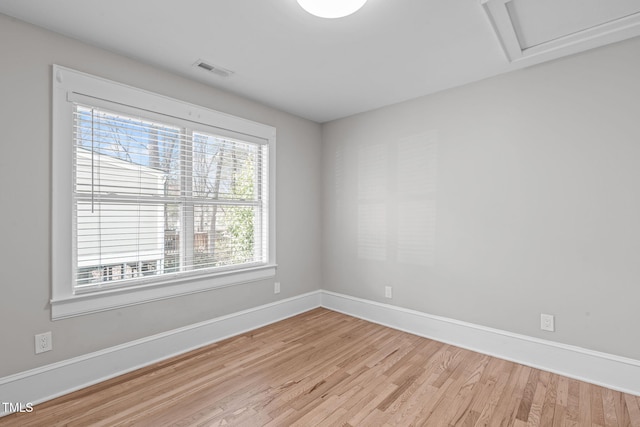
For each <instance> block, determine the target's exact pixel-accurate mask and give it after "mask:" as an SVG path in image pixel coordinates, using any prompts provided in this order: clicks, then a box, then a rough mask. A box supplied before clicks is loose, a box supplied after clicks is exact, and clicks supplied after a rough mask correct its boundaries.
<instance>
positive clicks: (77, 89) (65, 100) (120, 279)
mask: <svg viewBox="0 0 640 427" xmlns="http://www.w3.org/2000/svg"><path fill="white" fill-rule="evenodd" d="M53 77H54V78H53V80H54V82H53V87H54V93H53V109H54V111H53V130H54V131H53V147H54V162H53V168H54V174H53V193H54V194H53V207H54V210H53V214H54V217H53V225H54V229H53V251H54V255H53V269H54V276H53V299H52V314H53V318H54V319H55V318H63V317H68V316H73V315H78V314H83V313H87V312H94V311H100V310H104V309H109V308H114V307H119V306H123V305H130V304H135V303H140V302H145V301H149V300H154V299H162V298H167V297H171V296H175V295H180V294H186V293H192V292H198V291H203V290H207V289H211V288H215V287H219V286H228V285H232V284H236V283H243V282H247V281H252V280H260V279H264V278H266V277H271V276H273V275H275V253H274V251H275V244H274V241H273V239H274V237H275V233H274V218H273V216H274V212H275V210H274V206H273V205H272V204H271V203H270V201H272V200H274V198H273V192H274V191H273V185H274V176H275V175H274V163H275V129H274V128H272V127H270V126H266V125H262V124H259V123H255V122H250V121H248V120H244V119H241V118H237V117H233V116H229V115H226V114H222V113H218V112H216V111H212V110H208V109H205V108H203V107H199V106H195V105H191V104H187V103H184V102H181V101H177V100H174V99H171V98H167V97H163V96H161V95H157V94H153V93H150V92H146V91H143V90H140V89H136V88H132V87H129V86H125V85H121V84H119V83H115V82H111V81H108V80H104V79H101V78H98V77H94V76H90V75H88V74H84V73H80V72H77V71H74V70H70V69H66V68H63V67H59V66H54V68H53ZM204 278H206V280H203V279H204Z"/></svg>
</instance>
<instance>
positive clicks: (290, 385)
mask: <svg viewBox="0 0 640 427" xmlns="http://www.w3.org/2000/svg"><path fill="white" fill-rule="evenodd" d="M7 425H15V426H21V427H26V426H58V425H66V426H114V425H136V426H138V425H140V426H154V427H157V426H169V425H171V426H215V425H243V426H262V425H266V426H291V425H299V426H333V425H336V426H349V425H350V426H356V425H358V426H409V425H426V426H511V425H513V426H525V425H526V426H579V427H583V426H602V427H608V426H640V398H639V397H636V396H632V395H628V394H624V393H619V392H616V391H612V390H609V389H605V388H602V387H598V386H595V385H591V384H587V383H584V382H580V381H576V380H571V379H568V378H565V377H562V376H559V375H555V374H551V373H548V372H544V371H540V370H537V369H533V368H529V367H526V366H522V365H518V364H516V363H511V362H507V361H504V360H500V359H496V358H493V357H489V356H485V355H482V354H478V353H474V352H472V351H467V350H463V349H460V348H457V347H453V346H450V345H446V344H442V343H439V342H436V341H431V340H428V339H425V338H420V337H417V336H414V335H410V334H407V333H403V332H399V331H396V330H393V329H389V328H385V327H383V326H379V325H376V324H372V323H368V322H365V321H363V320H359V319H355V318H352V317H349V316H345V315H342V314H338V313H335V312H332V311H329V310H326V309H316V310H313V311H310V312H307V313H304V314H302V315H299V316H296V317H294V318H291V319H288V320H284V321H282V322H278V323H276V324H273V325H270V326H267V327H264V328H261V329H257V330H255V331H252V332H249V333H246V334H243V335H240V336H237V337H234V338H231V339H228V340H225V341H222V342H219V343H216V344H213V345H210V346H208V347H204V348H202V349H199V350H196V351H193V352H190V353H188V354H185V355H182V356H179V357H176V358H173V359H170V360H167V361H165V362H162V363H159V364H156V365H153V366H150V367H147V368H144V369H140V370H138V371H135V372H132V373H129V374H126V375H123V376H120V377H118V378H114V379H112V380H109V381H106V382H104V383H101V384H98V385H95V386H92V387H89V388H86V389H84V390H80V391H78V392H75V393H72V394H69V395H67V396H63V397H60V398H58V399H55V400H52V401H49V402H46V403H44V404H41V405H38V406H36V407H35V410H34V412H32V413H30V414H14V415H11V416H8V417H4V418H0V426H7Z"/></svg>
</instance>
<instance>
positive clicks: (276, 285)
mask: <svg viewBox="0 0 640 427" xmlns="http://www.w3.org/2000/svg"><path fill="white" fill-rule="evenodd" d="M273 293H274V294H279V293H280V282H275V283H274V284H273Z"/></svg>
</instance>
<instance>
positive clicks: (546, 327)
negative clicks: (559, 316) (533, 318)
mask: <svg viewBox="0 0 640 427" xmlns="http://www.w3.org/2000/svg"><path fill="white" fill-rule="evenodd" d="M540 329H542V330H543V331H549V332H554V331H555V330H556V328H555V321H554V317H553V314H541V315H540Z"/></svg>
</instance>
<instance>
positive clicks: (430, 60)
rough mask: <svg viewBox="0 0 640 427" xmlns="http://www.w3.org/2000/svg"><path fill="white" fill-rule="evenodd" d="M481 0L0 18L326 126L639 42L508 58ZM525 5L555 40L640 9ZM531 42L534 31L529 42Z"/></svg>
mask: <svg viewBox="0 0 640 427" xmlns="http://www.w3.org/2000/svg"><path fill="white" fill-rule="evenodd" d="M485 1H496V0H483V1H481V0H369V1H368V2H367V4H365V6H364V7H363V8H362V9H361V10H360V11H358V12H356V13H355V14H353V15H350V16H348V17H346V18H342V19H335V20H327V19H321V18H316V17H314V16H311V15H309V14H307V13H306V12H305V11H303V10H302V9H301V8H300V7H299V6H298V4H297V2H296V0H183V1H176V0H109V1H99V2H98V1H87V0H55V1H52V0H0V13H4V14H7V15H10V16H13V17H16V18H18V19H21V20H24V21H27V22H30V23H32V24H35V25H38V26H41V27H44V28H47V29H50V30H53V31H56V32H59V33H62V34H65V35H67V36H70V37H73V38H76V39H79V40H82V41H85V42H87V43H90V44H94V45H96V46H100V47H103V48H106V49H109V50H112V51H115V52H118V53H121V54H124V55H127V56H129V57H132V58H136V59H138V60H140V61H143V62H146V63H149V64H152V65H155V66H157V67H159V68H163V69H166V70H169V71H172V72H174V73H177V74H179V75H182V76H186V77H189V78H191V79H194V80H197V81H200V82H203V83H205V84H209V85H211V86H215V87H218V88H222V89H226V90H229V91H231V92H234V93H237V94H240V95H243V96H246V97H248V98H251V99H254V100H257V101H259V102H262V103H264V104H267V105H271V106H273V107H276V108H279V109H282V110H284V111H288V112H290V113H293V114H296V115H299V116H302V117H305V118H308V119H311V120H314V121H317V122H320V123H322V122H326V121H329V120H333V119H336V118H341V117H345V116H348V115H352V114H355V113H359V112H363V111H367V110H371V109H374V108H378V107H381V106H384V105H389V104H393V103H397V102H400V101H404V100H407V99H411V98H415V97H418V96H421V95H426V94H429V93H433V92H437V91H440V90H443V89H446V88H450V87H454V86H459V85H463V84H466V83H469V82H473V81H477V80H480V79H483V78H486V77H489V76H493V75H496V74H500V73H504V72H507V71H510V70H513V69H516V68H521V67H524V66H528V65H531V64H535V63H539V62H543V61H547V60H549V59H553V58H557V57H559V56H563V55H566V54H568V53H573V52H576V51H579V50H584V49H586V48H590V47H593V46H596V45H598V44H604V43H609V42H612V41H617V40H621V39H624V38H628V37H632V36H636V35H639V34H640V31H638V26H636V28H634V29H632V31H629V29H627V30H625V31H622V32H621V33H620V35H619V36H618V37H616V38H612V37H610V36H609V37H608V38H605V39H603V41H602V42H601V43H594V42H593V40H591V41H590V42H589V43H587V44H584V45H580V47H579V48H576V47H575V46H576V43H573V46H574V48H573V49H570V50H563V49H554V50H553V52H548V53H547V54H543V55H535V57H531V58H528V59H527V60H525V61H517V62H510V61H509V60H508V59H507V56H505V53H504V52H503V50H502V47H501V44H500V41H499V39H498V37H497V36H496V34H495V32H494V31H493V27H492V24H491V21H490V19H489V18H488V17H487V15H486V13H485V11H484V9H483V6H482V4H481V3H482V2H485ZM497 1H499V2H500V1H502V3H504V2H509V1H510V0H497ZM527 1H530V2H536V1H539V0H517V4H516V3H514V4H513V5H511V6H512V7H511V9H512V13H513V10H515V9H513V7H517V12H518V14H522V13H526V11H527V10H533V11H534V12H532V13H537V14H539V15H541V16H543V17H544V16H553V22H552V23H551V24H552V28H553V31H554V37H555V34H556V33H555V32H559V34H560V36H561V35H562V28H563V25H565V24H563V22H565V23H566V28H567V30H566V32H565V34H568V32H569V31H575V29H576V28H579V26H580V25H583V24H581V23H580V22H581V21H580V20H578V22H579V23H578V24H576V21H577V20H576V16H578V17H579V16H582V15H584V16H586V20H588V26H593V25H596V24H598V23H599V22H605V21H606V20H609V21H610V20H611V19H613V18H616V17H618V16H619V15H621V14H622V15H624V14H625V13H627V14H628V13H632V12H633V10H634V7H635V6H638V5H639V4H640V0H589V1H588V2H586V3H588V4H589V5H590V6H589V7H588V8H586V9H585V10H580V9H578V8H580V7H581V6H580V4H579V3H580V2H577V1H576V0H553V1H552V2H551V1H546V2H545V4H548V5H550V6H549V7H555V8H556V10H553V11H550V10H545V9H544V8H542V9H541V8H540V7H527V5H526V4H524V3H526V2H527ZM581 1H583V0H581ZM563 3H565V5H564V6H562V4H563ZM618 3H620V4H619V5H618V6H615V5H616V4H618ZM629 4H631V7H628V6H629ZM636 10H637V9H636ZM629 11H631V12H629ZM563 14H564V16H566V17H567V19H566V20H565V21H563V19H562V16H563ZM539 17H540V16H538V18H539ZM534 18H535V17H534ZM543 19H544V18H543ZM594 22H595V23H594ZM551 24H550V25H551ZM576 25H577V26H578V27H576ZM514 26H515V27H516V30H517V31H516V32H522V31H523V30H522V28H520V27H518V25H517V24H514ZM536 37H537V34H536V33H532V32H530V33H527V38H528V39H530V41H529V43H537V39H536ZM592 39H593V37H592ZM531 40H533V41H531ZM198 59H202V60H204V61H205V62H208V63H210V64H212V65H218V66H221V67H223V68H226V69H230V70H232V71H234V74H233V75H232V76H230V77H220V76H217V75H215V74H212V73H208V72H206V71H204V70H202V69H199V68H197V67H194V66H193V64H194V63H195V62H196V61H197V60H198Z"/></svg>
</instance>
